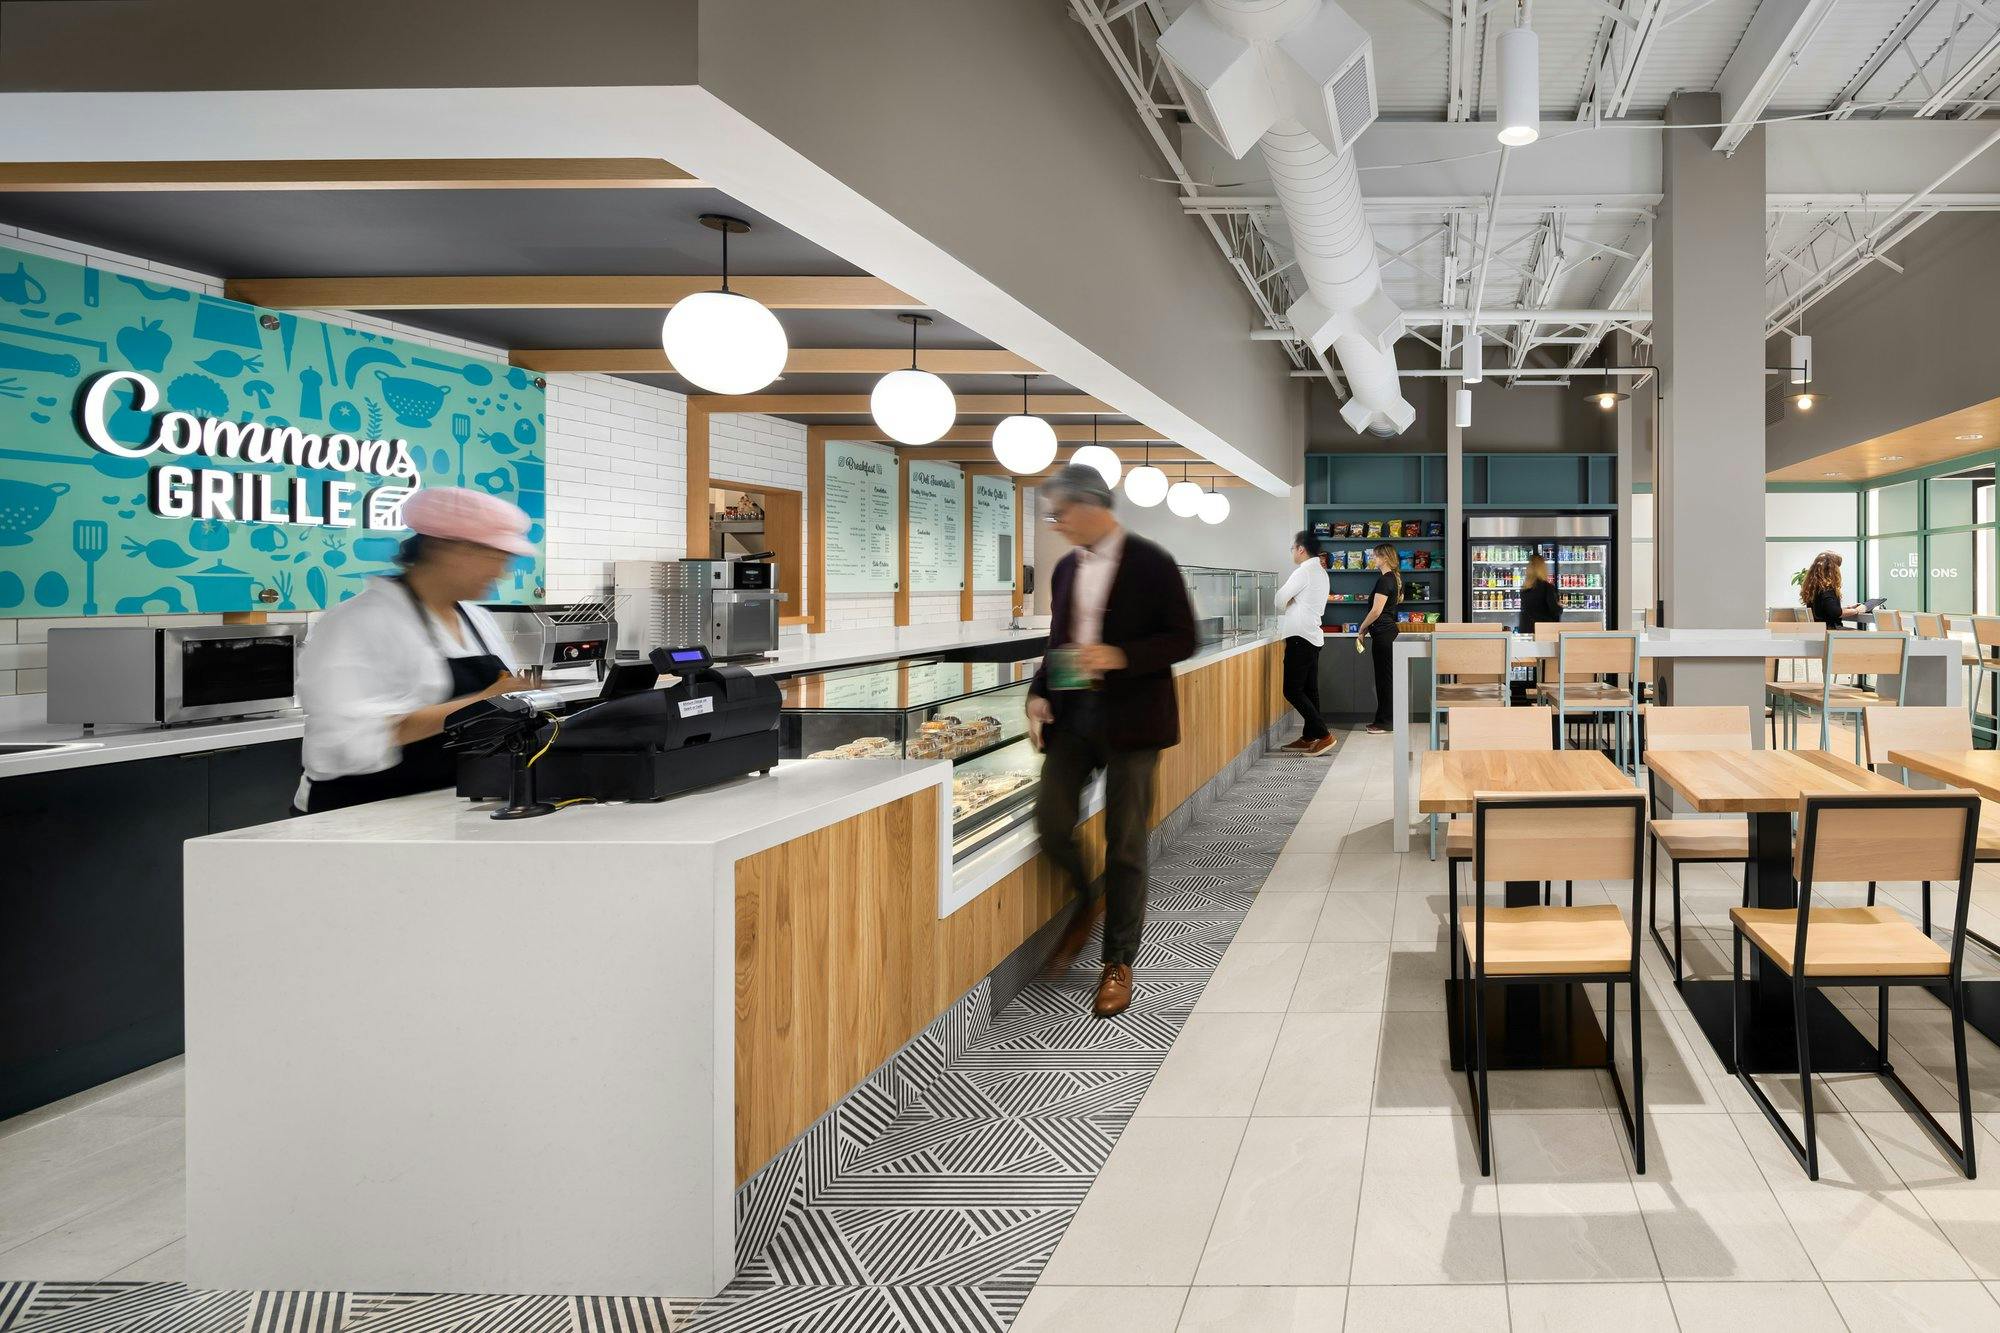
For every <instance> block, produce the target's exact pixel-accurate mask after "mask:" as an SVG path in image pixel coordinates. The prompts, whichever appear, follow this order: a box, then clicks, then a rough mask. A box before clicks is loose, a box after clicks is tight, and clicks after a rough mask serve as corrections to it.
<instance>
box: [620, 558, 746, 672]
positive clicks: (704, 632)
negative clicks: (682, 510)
mask: <svg viewBox="0 0 2000 1333" xmlns="http://www.w3.org/2000/svg"><path fill="white" fill-rule="evenodd" d="M770 554H771V553H770V552H769V551H759V552H755V553H753V554H751V555H747V556H743V557H740V558H737V559H731V560H620V561H617V562H616V563H615V564H614V565H613V566H612V575H611V577H612V584H613V596H614V598H615V599H616V602H617V608H618V611H617V618H618V628H619V645H618V646H619V647H620V648H621V649H630V650H636V651H637V652H642V653H643V652H645V651H647V650H648V649H649V648H650V647H651V646H652V645H654V644H660V643H682V644H699V645H700V646H702V647H703V648H706V649H707V650H708V652H709V655H710V656H711V657H713V658H714V659H715V660H717V661H719V662H720V661H729V660H734V659H741V658H748V657H768V656H770V655H771V654H773V653H775V652H777V651H778V613H779V607H780V606H781V605H782V604H783V602H784V600H785V595H784V594H783V593H781V592H779V591H778V566H777V565H776V564H775V563H773V562H772V561H771V560H770V559H769V558H768V557H769V556H770Z"/></svg>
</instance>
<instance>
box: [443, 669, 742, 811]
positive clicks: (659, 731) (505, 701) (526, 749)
mask: <svg viewBox="0 0 2000 1333" xmlns="http://www.w3.org/2000/svg"><path fill="white" fill-rule="evenodd" d="M667 676H672V677H675V678H676V680H675V683H674V684H672V685H670V686H668V687H667V688H665V689H661V688H659V681H660V679H661V678H662V677H667ZM778 705H779V692H778V687H777V685H776V684H775V683H774V682H772V681H770V680H768V679H766V678H764V677H762V676H753V675H751V674H750V672H749V671H748V670H746V669H745V668H743V667H737V666H724V665H719V664H717V663H716V662H715V660H714V659H713V658H712V657H710V655H709V653H708V650H707V649H706V648H703V647H698V646H697V647H685V648H655V649H654V650H653V652H652V654H651V657H650V659H649V660H648V661H645V662H636V663H625V664H620V665H618V666H616V667H613V668H612V669H611V671H610V673H609V674H608V675H607V676H606V677H605V679H604V683H603V685H602V687H601V688H600V689H599V691H598V694H597V697H596V698H595V699H588V700H583V701H579V702H576V703H572V704H563V705H558V706H556V707H553V708H550V709H547V710H544V709H543V708H542V707H541V706H540V705H539V704H537V703H536V702H535V701H534V699H533V698H531V697H530V696H525V695H500V696H498V697H496V698H493V699H488V700H482V701H480V702H478V703H474V704H469V705H467V706H466V707H464V708H461V709H459V710H458V711H457V712H455V713H453V714H452V715H451V716H450V717H449V718H447V719H446V720H445V748H446V749H447V750H450V751H452V752H454V753H455V754H457V755H458V787H457V790H458V794H459V795H460V796H466V797H470V798H472V799H474V800H495V799H505V800H506V802H507V803H506V805H505V806H503V807H502V808H501V809H500V810H499V811H496V812H495V814H494V818H496V819H521V818H527V817H530V816H533V815H541V814H547V813H549V812H550V811H552V810H554V809H559V808H560V807H561V806H563V805H565V804H572V803H575V802H577V801H663V800H665V799H666V798H668V797H669V796H676V795H679V794H680V793H682V792H687V791H694V790H696V789H697V788H701V787H712V786H714V785H715V784H717V783H720V782H727V781H729V780H730V779H731V778H737V777H741V776H743V775H744V774H746V773H768V772H770V771H771V769H772V768H773V767H774V766H775V765H776V764H777V762H778Z"/></svg>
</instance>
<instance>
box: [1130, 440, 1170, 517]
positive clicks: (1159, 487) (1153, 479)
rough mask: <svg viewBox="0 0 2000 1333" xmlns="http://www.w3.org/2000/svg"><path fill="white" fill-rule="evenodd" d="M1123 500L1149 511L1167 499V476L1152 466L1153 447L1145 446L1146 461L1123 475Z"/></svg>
mask: <svg viewBox="0 0 2000 1333" xmlns="http://www.w3.org/2000/svg"><path fill="white" fill-rule="evenodd" d="M1125 498H1126V499H1128V500H1130V501H1131V502H1132V503H1133V504H1135V505H1138V506H1139V507H1140V508H1141V509H1151V508H1152V507H1153V506H1154V505H1156V504H1158V503H1159V502H1160V501H1162V500H1164V499H1166V498H1167V474H1166V473H1164V472H1162V471H1160V470H1159V469H1158V468H1156V467H1154V466H1153V446H1152V445H1151V444H1150V443H1148V444H1147V445H1146V460H1145V461H1144V462H1143V463H1141V464H1139V466H1138V467H1135V468H1133V469H1132V470H1131V471H1130V472H1128V473H1126V474H1125Z"/></svg>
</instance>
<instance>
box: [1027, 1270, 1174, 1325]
mask: <svg viewBox="0 0 2000 1333" xmlns="http://www.w3.org/2000/svg"><path fill="white" fill-rule="evenodd" d="M1186 1298H1187V1291H1186V1290H1185V1289H1184V1288H1181V1287H1152V1288H1146V1287H1139V1288H1133V1287H1059V1286H1051V1285H1049V1284H1048V1283H1046V1282H1044V1283H1037V1284H1036V1286H1035V1289H1034V1290H1033V1291H1031V1292H1029V1293H1028V1300H1027V1303H1026V1304H1024V1305H1023V1306H1022V1307H1021V1313H1020V1314H1018V1315H1016V1316H1015V1318H1014V1325H1013V1330H1012V1333H1077V1330H1079V1329H1100V1328H1103V1329H1108V1328H1115V1329H1119V1330H1121V1331H1122V1330H1129V1331H1130V1333H1173V1330H1174V1326H1175V1325H1176V1324H1177V1323H1178V1322H1179V1320H1180V1316H1181V1306H1182V1304H1183V1302H1184V1301H1185V1300H1186Z"/></svg>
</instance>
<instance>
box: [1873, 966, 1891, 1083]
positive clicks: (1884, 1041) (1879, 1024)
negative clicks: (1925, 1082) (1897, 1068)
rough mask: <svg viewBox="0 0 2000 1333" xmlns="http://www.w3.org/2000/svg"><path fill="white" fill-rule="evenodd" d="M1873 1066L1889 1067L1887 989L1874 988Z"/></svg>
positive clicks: (1882, 1068)
mask: <svg viewBox="0 0 2000 1333" xmlns="http://www.w3.org/2000/svg"><path fill="white" fill-rule="evenodd" d="M1875 1066H1876V1068H1877V1069H1878V1070H1885V1069H1887V1068H1888V1067H1889V988H1888V987H1887V986H1877V987H1876V988H1875Z"/></svg>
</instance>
